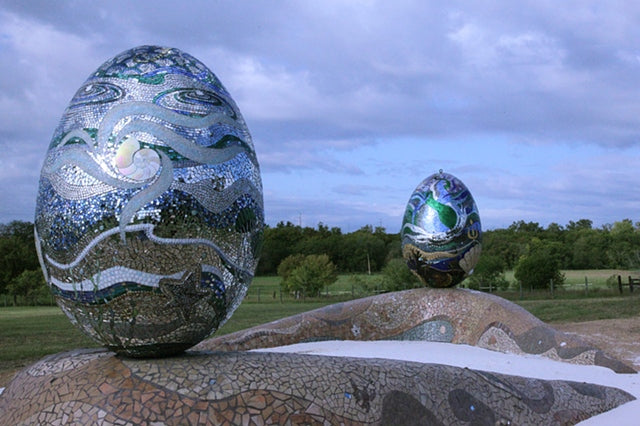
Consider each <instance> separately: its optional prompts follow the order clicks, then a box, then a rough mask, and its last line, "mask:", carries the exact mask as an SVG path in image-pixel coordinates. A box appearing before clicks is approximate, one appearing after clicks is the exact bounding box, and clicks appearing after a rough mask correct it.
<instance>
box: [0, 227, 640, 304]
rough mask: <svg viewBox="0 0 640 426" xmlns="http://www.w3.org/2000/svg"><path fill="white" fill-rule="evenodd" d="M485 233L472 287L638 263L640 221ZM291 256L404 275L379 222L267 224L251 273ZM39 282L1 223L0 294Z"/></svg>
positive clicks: (22, 238)
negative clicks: (511, 275)
mask: <svg viewBox="0 0 640 426" xmlns="http://www.w3.org/2000/svg"><path fill="white" fill-rule="evenodd" d="M482 238H483V243H482V246H483V248H482V255H481V257H480V262H479V264H478V265H477V267H476V273H475V274H474V276H472V278H473V280H472V283H471V284H472V285H476V286H479V285H481V284H482V282H486V281H487V280H495V281H500V279H501V273H502V272H504V271H505V270H515V271H516V278H518V275H520V276H521V277H524V276H532V275H536V273H537V272H540V271H541V269H543V267H542V266H541V265H547V266H548V265H553V267H554V268H555V270H558V269H640V222H636V223H634V222H632V221H631V220H629V219H624V220H621V221H618V222H615V223H613V224H607V225H604V226H601V227H597V228H596V227H594V226H593V222H592V221H591V220H589V219H580V220H578V221H576V222H574V221H570V222H569V223H568V224H567V225H565V226H562V225H559V224H557V223H551V224H550V225H548V226H547V227H546V228H545V227H543V226H540V224H538V223H536V222H525V221H522V220H521V221H517V222H513V223H512V224H511V225H510V226H509V227H507V228H501V229H494V230H486V231H484V232H483V236H482ZM292 255H298V258H297V259H298V260H297V261H300V259H302V257H301V256H312V255H313V256H316V257H314V258H311V259H310V260H309V262H311V261H314V262H316V264H317V263H318V262H321V263H322V262H324V263H326V262H327V261H328V262H331V264H332V265H333V266H332V267H334V268H335V273H340V274H345V273H351V274H359V273H372V274H373V273H378V272H381V271H382V270H383V268H385V267H387V270H388V271H391V270H393V271H394V272H393V273H394V274H396V275H398V276H400V277H405V278H406V275H405V274H404V272H405V271H402V270H401V269H399V265H401V263H402V262H399V260H398V259H400V258H401V257H402V253H401V247H400V235H399V233H388V232H387V231H386V230H385V228H383V227H373V226H371V225H367V226H364V227H362V228H360V229H358V230H357V231H354V232H350V233H343V232H342V230H341V229H340V228H338V227H332V228H329V227H328V226H327V225H325V224H323V223H320V224H318V226H317V227H316V228H311V227H301V226H298V225H294V224H292V223H291V222H286V223H285V222H280V223H278V224H277V225H276V226H266V227H265V229H264V239H263V247H262V254H261V258H260V262H259V264H258V268H257V271H256V274H257V275H276V274H278V267H279V266H280V265H281V263H282V262H283V261H284V260H285V259H286V258H287V257H290V256H292ZM318 256H323V257H322V258H320V257H318ZM325 257H326V258H325ZM519 266H520V268H518V267H519ZM290 269H291V268H290ZM518 269H520V271H521V272H520V274H517V272H518ZM283 270H286V268H283ZM310 271H311V269H309V270H307V271H306V272H305V273H306V274H307V275H303V274H302V272H300V271H299V272H298V273H296V274H294V275H293V277H294V278H295V279H297V280H298V281H301V280H304V279H306V278H304V277H305V276H309V275H310V274H311V272H310ZM525 271H526V272H525ZM553 273H555V272H553V271H551V272H549V274H553ZM331 276H333V272H332V274H331ZM288 277H289V275H287V278H288ZM545 277H546V275H545ZM295 279H294V280H293V281H291V280H290V282H295ZM542 279H543V278H538V280H542ZM545 279H546V278H545ZM557 279H560V277H557ZM390 285H391V284H390ZM43 288H44V282H43V279H42V274H41V272H40V268H39V265H38V259H37V254H36V251H35V245H34V235H33V224H32V223H29V222H23V221H13V222H10V223H8V224H0V294H9V295H12V296H13V297H14V298H15V297H17V296H21V297H26V298H29V297H37V296H38V295H41V294H42V292H43ZM44 291H45V292H46V289H44Z"/></svg>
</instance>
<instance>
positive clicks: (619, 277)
mask: <svg viewBox="0 0 640 426" xmlns="http://www.w3.org/2000/svg"><path fill="white" fill-rule="evenodd" d="M618 290H620V294H622V277H621V276H620V275H618Z"/></svg>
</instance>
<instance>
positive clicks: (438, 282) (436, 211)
mask: <svg viewBox="0 0 640 426" xmlns="http://www.w3.org/2000/svg"><path fill="white" fill-rule="evenodd" d="M400 238H401V240H402V255H403V257H404V258H405V259H406V260H407V265H408V266H409V269H410V270H411V271H413V272H414V273H415V274H416V275H417V276H418V278H420V280H421V281H422V282H423V283H424V284H425V285H427V286H429V287H438V288H442V287H453V286H455V285H457V284H459V283H460V282H461V281H462V280H464V279H465V278H466V277H467V276H469V275H471V274H472V273H473V268H474V267H475V266H476V264H477V263H478V259H480V251H481V248H482V244H481V241H482V226H481V224H480V215H479V213H478V207H477V206H476V203H475V201H474V199H473V196H472V195H471V192H470V191H469V189H468V188H467V187H466V186H465V184H464V183H462V181H461V180H460V179H458V178H457V177H455V176H453V175H451V174H449V173H445V172H443V171H442V170H440V172H439V173H435V174H433V175H431V176H429V177H427V178H426V179H424V180H423V181H422V182H421V183H420V184H419V185H418V186H417V187H416V189H415V190H414V191H413V193H412V194H411V197H409V202H408V203H407V207H406V209H405V212H404V216H403V219H402V229H401V231H400Z"/></svg>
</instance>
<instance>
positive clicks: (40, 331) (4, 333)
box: [0, 306, 97, 372]
mask: <svg viewBox="0 0 640 426" xmlns="http://www.w3.org/2000/svg"><path fill="white" fill-rule="evenodd" d="M95 346H97V345H96V344H95V343H93V341H91V340H90V339H89V338H88V337H85V336H84V335H83V334H82V333H81V332H80V331H79V330H78V329H77V328H76V327H74V326H73V325H72V324H71V323H70V322H69V320H68V319H67V317H66V316H65V315H64V314H63V313H62V311H61V310H60V308H58V307H57V306H37V307H35V306H33V307H32V306H29V307H17V308H14V307H9V308H0V372H1V371H4V370H9V369H15V368H19V367H23V366H25V365H28V364H30V363H32V362H33V361H35V360H37V359H39V358H42V357H43V356H44V355H47V354H52V353H56V352H61V351H65V350H69V349H73V348H78V347H95Z"/></svg>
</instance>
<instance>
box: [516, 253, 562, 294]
mask: <svg viewBox="0 0 640 426" xmlns="http://www.w3.org/2000/svg"><path fill="white" fill-rule="evenodd" d="M514 277H515V278H516V279H517V280H518V281H520V283H521V284H522V287H524V288H531V289H544V288H548V286H549V282H550V281H551V280H553V285H554V287H559V286H561V285H562V284H563V283H564V274H563V273H562V272H560V268H559V267H558V262H557V261H556V260H555V259H554V258H553V256H551V255H550V254H549V253H548V252H546V251H544V250H538V251H534V252H533V253H531V254H529V255H527V256H523V257H521V258H520V260H518V263H517V264H516V268H515V271H514Z"/></svg>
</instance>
